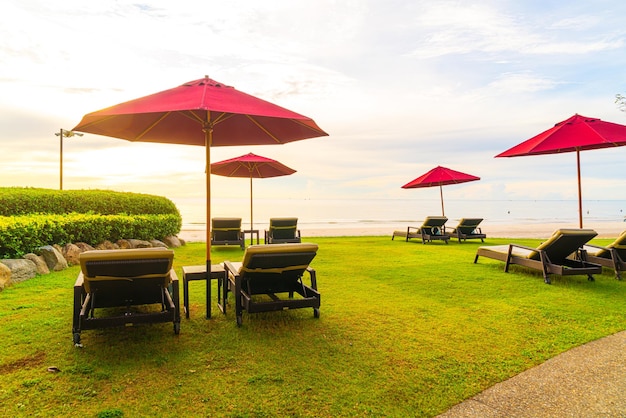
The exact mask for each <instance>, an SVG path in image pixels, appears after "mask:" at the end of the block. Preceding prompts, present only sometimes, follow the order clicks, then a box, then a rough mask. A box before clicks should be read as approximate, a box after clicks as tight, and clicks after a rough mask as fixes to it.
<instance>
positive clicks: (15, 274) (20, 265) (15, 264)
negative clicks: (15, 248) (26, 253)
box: [0, 258, 37, 283]
mask: <svg viewBox="0 0 626 418" xmlns="http://www.w3.org/2000/svg"><path fill="white" fill-rule="evenodd" d="M0 263H2V264H4V265H5V266H6V267H8V268H9V269H10V270H11V282H13V283H17V282H23V281H24V280H28V279H32V278H33V277H35V276H36V275H37V266H36V265H35V263H33V262H32V261H31V260H27V259H25V258H18V259H8V260H0Z"/></svg>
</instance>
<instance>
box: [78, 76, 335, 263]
mask: <svg viewBox="0 0 626 418" xmlns="http://www.w3.org/2000/svg"><path fill="white" fill-rule="evenodd" d="M72 131H78V132H89V133H93V134H97V135H105V136H111V137H114V138H121V139H126V140H128V141H141V142H160V143H169V144H188V145H200V146H203V147H204V148H205V156H206V166H207V167H208V169H207V173H206V219H207V220H206V224H207V231H206V264H207V275H209V274H210V271H211V227H210V225H211V176H210V174H211V169H210V167H211V165H210V164H211V147H213V146H227V145H262V144H284V143H287V142H292V141H298V140H301V139H307V138H314V137H318V136H326V135H328V134H327V133H326V132H324V131H323V130H322V129H321V128H320V127H319V126H317V124H316V123H315V122H314V121H313V119H311V118H308V117H306V116H303V115H300V114H298V113H295V112H292V111H291V110H288V109H285V108H283V107H280V106H277V105H275V104H273V103H270V102H267V101H265V100H262V99H259V98H257V97H254V96H251V95H249V94H246V93H243V92H240V91H238V90H236V89H235V88H234V87H231V86H227V85H225V84H222V83H220V82H217V81H215V80H212V79H210V78H209V77H208V76H205V77H204V78H201V79H199V80H194V81H190V82H188V83H185V84H183V85H181V86H178V87H175V88H172V89H169V90H164V91H161V92H158V93H154V94H151V95H149V96H144V97H141V98H138V99H135V100H131V101H128V102H124V103H120V104H118V105H115V106H112V107H108V108H106V109H102V110H98V111H96V112H92V113H89V114H87V115H85V116H83V119H82V120H81V121H80V123H79V124H78V125H76V126H75V127H74V128H73V129H72Z"/></svg>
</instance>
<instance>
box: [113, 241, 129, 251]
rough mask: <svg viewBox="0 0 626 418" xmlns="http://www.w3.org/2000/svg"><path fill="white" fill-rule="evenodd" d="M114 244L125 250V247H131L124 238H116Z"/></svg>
mask: <svg viewBox="0 0 626 418" xmlns="http://www.w3.org/2000/svg"><path fill="white" fill-rule="evenodd" d="M116 244H117V245H118V246H119V248H120V249H122V250H127V249H129V248H131V246H130V242H128V240H125V239H118V240H117V243H116Z"/></svg>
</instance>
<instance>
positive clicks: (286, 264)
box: [218, 243, 320, 326]
mask: <svg viewBox="0 0 626 418" xmlns="http://www.w3.org/2000/svg"><path fill="white" fill-rule="evenodd" d="M316 253H317V245H316V244H307V243H287V244H283V245H251V246H249V247H248V248H247V249H246V252H245V253H244V255H243V261H242V262H241V263H231V262H230V261H224V269H225V270H226V277H225V279H224V283H223V285H222V287H223V289H224V291H223V293H222V298H223V299H222V301H221V308H222V312H224V313H226V302H227V297H228V293H229V291H230V292H232V293H233V295H234V299H235V314H236V316H237V325H238V326H241V323H242V313H243V310H246V311H247V312H248V313H255V312H266V311H280V310H283V309H297V308H313V316H314V317H316V318H319V315H320V312H319V307H320V293H319V292H318V291H317V278H316V274H315V270H314V269H313V268H311V267H310V266H309V264H310V263H311V261H312V260H313V258H314V257H315V255H316ZM305 272H307V273H308V275H309V277H310V280H311V285H310V286H309V285H306V284H304V282H303V280H302V277H303V275H304V273H305ZM296 294H297V295H296ZM218 295H219V292H218ZM281 296H282V298H281Z"/></svg>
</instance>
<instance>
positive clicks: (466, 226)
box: [446, 218, 487, 242]
mask: <svg viewBox="0 0 626 418" xmlns="http://www.w3.org/2000/svg"><path fill="white" fill-rule="evenodd" d="M482 221H483V218H462V219H461V220H460V221H459V224H458V225H457V226H456V227H455V228H454V229H452V231H450V232H448V231H446V234H448V235H450V236H452V237H456V238H458V240H459V242H461V241H465V240H468V239H480V241H481V242H485V238H487V235H485V234H483V231H482V230H481V229H480V227H479V225H480V223H481V222H482Z"/></svg>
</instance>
